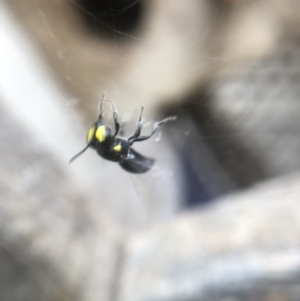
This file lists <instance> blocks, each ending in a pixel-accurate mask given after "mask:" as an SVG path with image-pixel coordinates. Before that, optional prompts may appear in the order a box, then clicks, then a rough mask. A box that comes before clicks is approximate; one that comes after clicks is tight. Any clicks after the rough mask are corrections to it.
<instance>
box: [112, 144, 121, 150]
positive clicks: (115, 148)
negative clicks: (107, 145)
mask: <svg viewBox="0 0 300 301" xmlns="http://www.w3.org/2000/svg"><path fill="white" fill-rule="evenodd" d="M121 149H122V145H121V144H118V145H116V146H115V147H114V151H115V152H120V151H121Z"/></svg>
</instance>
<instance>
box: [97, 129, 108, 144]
mask: <svg viewBox="0 0 300 301" xmlns="http://www.w3.org/2000/svg"><path fill="white" fill-rule="evenodd" d="M105 132H106V131H105V125H101V126H99V127H98V129H97V131H96V138H97V139H98V141H99V142H103V141H104V140H105Z"/></svg>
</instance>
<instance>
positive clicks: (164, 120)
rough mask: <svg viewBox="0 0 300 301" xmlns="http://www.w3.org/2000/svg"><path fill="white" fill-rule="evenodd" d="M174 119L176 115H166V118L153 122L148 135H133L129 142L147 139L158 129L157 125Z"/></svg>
mask: <svg viewBox="0 0 300 301" xmlns="http://www.w3.org/2000/svg"><path fill="white" fill-rule="evenodd" d="M175 119H176V116H170V117H167V118H165V119H163V120H161V121H159V122H157V123H155V124H154V126H153V128H152V131H151V134H150V135H148V136H137V137H135V138H134V139H132V140H131V141H130V144H131V145H132V144H133V143H134V142H140V141H144V140H147V139H149V138H151V137H152V136H153V135H154V134H155V133H156V131H157V130H158V129H159V127H160V126H161V125H163V124H164V123H166V122H167V121H170V120H175Z"/></svg>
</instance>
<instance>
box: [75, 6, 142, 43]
mask: <svg viewBox="0 0 300 301" xmlns="http://www.w3.org/2000/svg"><path fill="white" fill-rule="evenodd" d="M76 4H77V6H76V7H78V10H79V11H80V14H81V15H82V19H83V21H84V23H85V24H86V26H87V28H88V30H89V32H90V33H91V34H92V35H96V36H98V35H99V34H100V35H102V36H103V37H105V38H107V39H115V38H116V37H118V39H119V38H122V37H124V35H123V34H125V35H126V34H133V33H134V32H135V30H136V29H137V27H138V26H139V24H140V21H141V17H142V9H143V7H142V2H141V1H133V0H107V1H97V0H76Z"/></svg>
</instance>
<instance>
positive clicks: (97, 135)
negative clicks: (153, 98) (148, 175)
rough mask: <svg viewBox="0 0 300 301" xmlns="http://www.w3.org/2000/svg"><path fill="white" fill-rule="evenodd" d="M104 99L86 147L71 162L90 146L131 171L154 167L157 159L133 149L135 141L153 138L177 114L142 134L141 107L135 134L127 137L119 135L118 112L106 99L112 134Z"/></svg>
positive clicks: (105, 157)
mask: <svg viewBox="0 0 300 301" xmlns="http://www.w3.org/2000/svg"><path fill="white" fill-rule="evenodd" d="M103 101H104V95H103V96H102V98H101V101H100V104H99V114H98V119H97V120H96V121H95V122H94V124H93V125H92V126H91V128H90V129H89V131H88V134H87V138H86V143H87V145H86V147H85V148H84V149H83V150H81V151H80V152H79V153H78V154H76V155H75V156H74V157H72V158H71V160H70V163H71V162H73V161H74V160H75V159H76V158H78V157H79V156H80V155H81V154H82V153H84V152H85V151H86V150H87V149H88V148H92V149H94V150H96V152H97V153H98V155H99V156H100V157H102V158H103V159H106V160H109V161H112V162H117V163H119V164H120V166H121V167H122V168H123V169H124V170H126V171H128V172H131V173H135V174H140V173H145V172H147V171H148V170H150V169H151V168H152V166H153V165H154V162H155V160H154V159H152V158H148V157H145V156H143V155H141V154H139V153H138V152H137V151H135V150H134V149H132V147H131V146H132V145H133V144H134V143H135V142H141V141H145V140H148V139H149V138H151V137H152V136H153V135H154V134H155V133H156V131H157V130H158V129H159V127H160V126H161V125H163V124H164V123H166V122H167V121H171V120H175V119H176V116H170V117H168V118H165V119H163V120H161V121H159V122H157V123H155V124H154V126H153V128H152V131H151V133H150V135H146V136H141V130H142V117H143V111H144V107H143V106H142V107H141V111H140V116H139V120H138V125H137V129H136V130H135V132H134V134H133V135H131V136H130V137H129V138H127V139H125V138H123V137H120V136H118V133H119V131H120V124H119V122H118V114H117V111H116V109H115V106H114V104H113V103H112V102H111V101H110V100H106V101H107V102H108V103H109V104H110V106H111V108H112V112H113V121H114V133H113V134H112V129H111V127H110V126H109V125H108V124H107V123H106V122H104V121H103V113H102V105H103Z"/></svg>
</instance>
